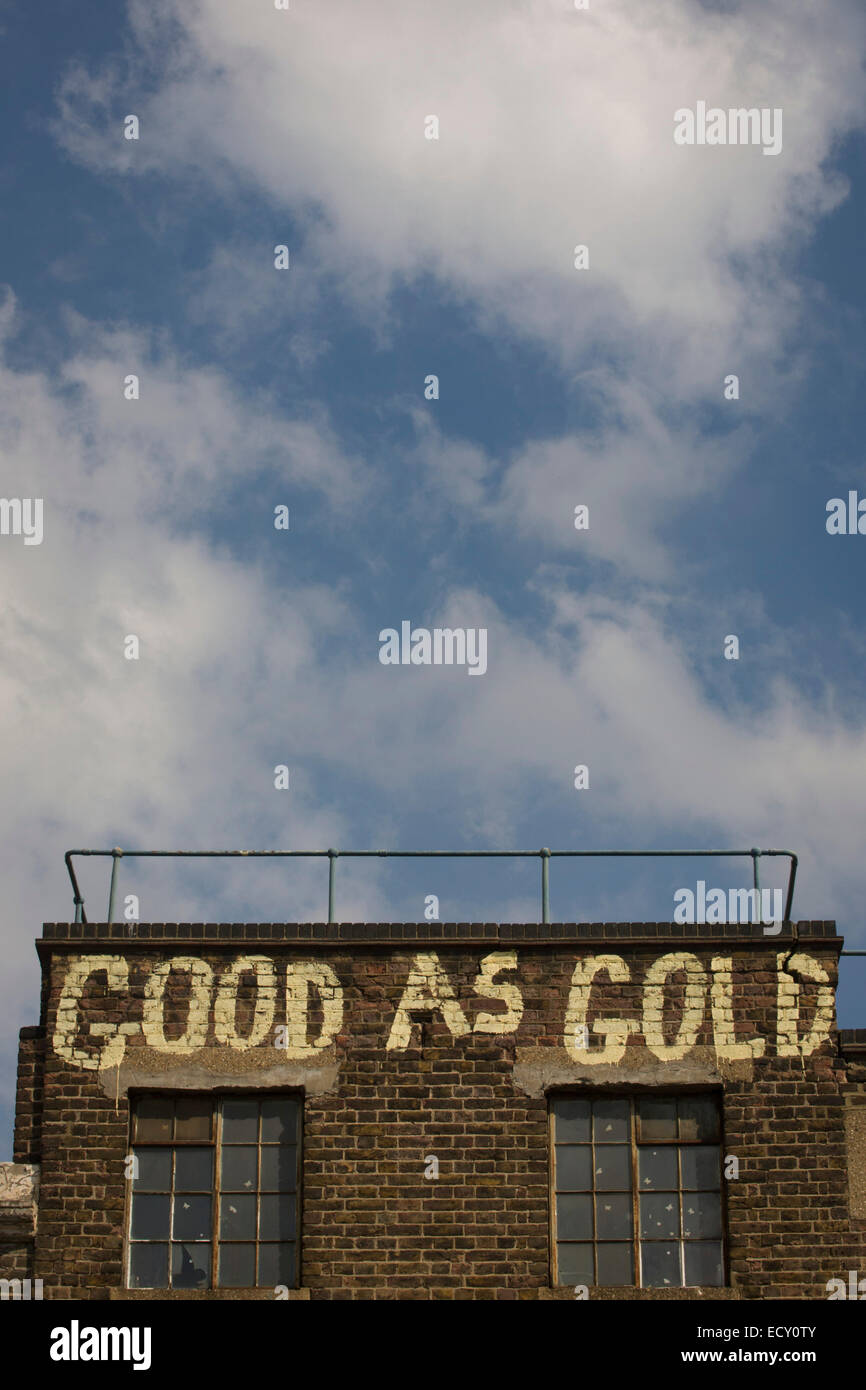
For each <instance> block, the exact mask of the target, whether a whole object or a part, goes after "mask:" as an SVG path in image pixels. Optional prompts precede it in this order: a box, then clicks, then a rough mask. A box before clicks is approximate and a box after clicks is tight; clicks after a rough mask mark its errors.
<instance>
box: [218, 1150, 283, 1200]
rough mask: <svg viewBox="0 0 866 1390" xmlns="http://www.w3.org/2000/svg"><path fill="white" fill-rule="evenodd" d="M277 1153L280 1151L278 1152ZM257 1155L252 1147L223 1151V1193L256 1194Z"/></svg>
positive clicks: (256, 1151)
mask: <svg viewBox="0 0 866 1390" xmlns="http://www.w3.org/2000/svg"><path fill="white" fill-rule="evenodd" d="M277 1152H280V1151H279V1150H277ZM257 1153H258V1150H257V1149H256V1148H254V1147H253V1146H252V1145H250V1146H249V1147H245V1148H228V1149H223V1152H222V1190H223V1192H244V1191H246V1192H255V1190H256V1155H257Z"/></svg>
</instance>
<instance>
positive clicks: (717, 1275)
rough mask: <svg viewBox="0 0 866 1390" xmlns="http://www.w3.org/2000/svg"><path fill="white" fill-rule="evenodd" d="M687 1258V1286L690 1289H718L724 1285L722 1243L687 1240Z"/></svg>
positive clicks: (685, 1248)
mask: <svg viewBox="0 0 866 1390" xmlns="http://www.w3.org/2000/svg"><path fill="white" fill-rule="evenodd" d="M683 1251H684V1252H685V1257H686V1286H687V1287H688V1288H705V1289H718V1288H721V1286H722V1284H723V1283H724V1278H723V1273H722V1245H721V1241H715V1240H707V1241H704V1240H699V1241H695V1242H694V1243H693V1242H692V1241H690V1240H687V1241H686V1243H685V1245H684V1246H683Z"/></svg>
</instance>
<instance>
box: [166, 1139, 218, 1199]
mask: <svg viewBox="0 0 866 1390" xmlns="http://www.w3.org/2000/svg"><path fill="white" fill-rule="evenodd" d="M174 1188H175V1191H176V1192H211V1191H212V1190H213V1149H175V1153H174Z"/></svg>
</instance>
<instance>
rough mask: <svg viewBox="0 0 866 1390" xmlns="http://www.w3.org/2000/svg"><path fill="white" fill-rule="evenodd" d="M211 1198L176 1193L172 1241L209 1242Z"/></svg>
mask: <svg viewBox="0 0 866 1390" xmlns="http://www.w3.org/2000/svg"><path fill="white" fill-rule="evenodd" d="M212 1205H213V1198H212V1197H210V1196H208V1197H194V1196H193V1195H192V1193H184V1192H181V1193H176V1194H175V1198H174V1226H173V1228H172V1232H171V1236H172V1240H210V1237H211V1207H212Z"/></svg>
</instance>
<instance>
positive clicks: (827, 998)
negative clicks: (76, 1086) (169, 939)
mask: <svg viewBox="0 0 866 1390" xmlns="http://www.w3.org/2000/svg"><path fill="white" fill-rule="evenodd" d="M137 968H138V969H139V970H140V969H141V968H147V967H146V966H144V967H142V965H141V964H138V965H137ZM519 968H520V967H519V961H518V952H517V951H515V950H511V951H493V952H491V953H489V954H488V955H485V956H484V957H483V958H482V960H481V962H480V969H479V971H478V974H477V976H476V977H475V979H474V981H473V982H472V984H471V986H470V990H471V996H472V997H473V998H474V999H476V1000H493V1001H499V1003H500V1004H501V1005H504V1008H503V1009H500V1011H499V1012H496V1013H491V1012H488V1011H486V1010H479V1011H478V1012H477V1013H476V1014H475V1016H474V1021H473V1022H470V1017H469V1016H467V1012H466V1010H465V1008H464V1004H462V1003H461V1001H460V999H459V998H458V992H457V991H456V990H455V987H454V985H453V983H452V981H451V978H450V976H449V974H448V971H447V970H446V969H445V968H444V967H443V965H442V963H441V962H440V960H439V957H438V956H437V955H436V954H435V953H434V952H432V951H427V952H420V953H418V954H417V955H415V956H413V957H412V958H411V959H410V961H409V962H408V969H407V976H406V983H405V985H404V986H403V988H402V991H401V994H400V998H399V1000H398V1001H397V1003H396V1007H395V1012H394V1016H393V1020H392V1022H391V1026H390V1029H389V1032H388V1035H387V1039H386V1041H385V1044H384V1046H385V1048H386V1050H388V1051H392V1052H393V1051H404V1050H406V1049H407V1048H408V1047H410V1046H411V1045H412V1037H413V1028H414V1026H415V1025H413V1021H412V1018H411V1015H412V1014H413V1013H416V1012H418V1011H425V1012H433V1013H436V1014H438V1015H439V1016H440V1018H441V1019H442V1021H443V1022H444V1024H445V1026H446V1028H447V1029H448V1031H449V1032H450V1033H451V1036H452V1037H453V1038H465V1037H469V1036H470V1035H472V1034H476V1035H490V1036H496V1037H500V1038H504V1037H508V1036H510V1035H514V1034H515V1033H516V1032H517V1029H518V1028H519V1026H520V1024H521V1021H522V1019H523V1014H524V996H523V993H522V990H521V986H520V982H519V975H518V978H517V980H508V981H506V980H500V979H498V978H497V977H498V976H499V975H501V974H502V973H503V972H506V971H519ZM764 968H765V969H766V966H765V967H764ZM733 969H734V961H733V958H732V957H730V956H714V957H712V959H711V961H710V963H709V965H708V966H707V965H706V964H704V963H702V962H701V960H700V959H699V958H698V957H697V956H696V955H694V954H693V953H691V952H686V951H671V952H667V953H666V954H664V955H662V956H659V957H657V958H656V959H655V960H654V961H651V962H650V963H649V964H648V965H646V964H645V963H644V964H643V966H642V972H643V973H642V976H641V975H637V974H636V971H637V966H636V965H634V966H633V965H629V963H628V962H627V961H626V960H625V959H624V958H623V957H622V956H619V955H614V954H604V955H597V956H596V955H587V956H582V957H580V958H579V959H578V960H577V962H576V963H575V966H574V970H573V974H572V976H571V983H570V988H569V990H568V994H567V999H566V1000H565V1001H564V1011H563V1024H562V1027H563V1032H562V1043H563V1046H564V1049H565V1051H566V1053H567V1055H568V1057H569V1058H570V1059H571V1061H572V1062H573V1063H580V1064H581V1066H586V1067H592V1068H597V1067H602V1068H603V1067H605V1066H616V1065H618V1064H620V1063H621V1062H622V1061H623V1058H624V1057H625V1056H626V1052H627V1049H628V1050H629V1051H630V1055H631V1054H632V1053H633V1052H634V1048H635V1043H634V1042H631V1045H630V1040H633V1039H635V1038H636V1037H641V1036H642V1038H643V1042H644V1044H645V1047H646V1050H647V1051H648V1052H649V1053H650V1054H651V1055H652V1056H653V1057H654V1058H657V1059H658V1060H659V1061H660V1062H662V1063H663V1064H664V1065H666V1066H670V1065H671V1064H673V1063H676V1062H680V1061H682V1059H683V1058H685V1057H687V1056H688V1055H690V1054H692V1053H693V1052H694V1051H695V1050H696V1049H697V1047H698V1037H699V1036H700V1034H701V1030H702V1028H704V1026H705V1023H707V1014H708V1010H709V1020H708V1027H709V1029H710V1035H711V1037H712V1042H713V1049H714V1052H715V1055H716V1057H717V1059H719V1060H720V1061H721V1060H724V1061H725V1062H737V1061H742V1062H752V1061H753V1060H754V1059H755V1058H759V1057H762V1056H764V1055H765V1051H766V1047H767V1039H766V1037H764V1036H752V1037H748V1036H744V1034H745V1032H746V1029H747V1026H748V1020H747V1019H746V1018H745V1017H743V1018H741V1019H739V1020H737V1019H736V1009H735V1007H734V997H735V996H734V988H733V981H734V974H733ZM98 976H104V980H105V983H104V986H102V990H101V992H102V996H103V998H105V999H108V1000H110V1002H111V1010H110V1011H111V1012H112V1013H113V1014H114V1016H115V1021H107V1020H95V1021H92V1022H90V1023H89V1025H87V1027H86V1028H85V1025H84V1022H83V1016H84V1013H85V1012H86V1009H83V1008H82V1004H83V1000H84V999H85V996H86V995H87V993H88V990H89V989H90V988H92V985H93V982H94V977H98ZM178 976H180V977H181V981H180V982H179V981H178V979H177V977H178ZM184 977H185V978H184ZM742 977H743V978H748V973H747V972H745V971H744V972H742ZM244 978H247V979H249V980H252V981H254V984H255V999H254V1007H253V1010H252V1017H251V1018H248V1020H247V1026H246V1028H245V1029H244V1030H241V1029H240V1027H239V1025H238V1018H237V1013H238V991H239V988H240V985H241V981H242V979H244ZM770 978H772V977H770ZM170 980H171V981H172V982H173V986H172V987H173V996H172V997H173V1001H174V1005H175V1007H177V997H176V996H177V993H178V989H179V991H180V994H181V995H182V996H183V998H184V1000H185V1010H186V1014H185V1021H184V1022H183V1024H182V1025H181V1024H179V1023H175V1028H177V1027H180V1026H182V1027H183V1031H182V1033H181V1034H180V1036H168V1034H167V1024H166V1012H165V1011H166V992H167V989H168V986H169V982H170ZM280 980H284V999H285V1020H286V1022H285V1026H284V1027H282V1028H279V1027H278V1028H276V1029H275V1020H276V1018H277V1016H278V1007H279V1003H280V991H281V984H280ZM803 981H807V982H811V984H812V985H813V989H812V990H811V991H810V993H811V995H812V997H813V999H815V1002H814V1006H813V1013H812V1016H811V1019H810V1021H809V1023H808V1027H807V1028H806V1031H805V1032H804V1025H803V1023H802V1021H801V1016H800V1015H801V1005H802V995H803V985H802V982H803ZM346 983H349V982H348V981H347V982H346ZM814 985H817V986H818V988H817V990H815V989H814ZM605 988H607V989H610V988H614V989H615V990H616V992H617V998H620V997H621V998H623V1001H624V1000H625V998H626V997H629V998H631V999H632V1000H637V1001H639V1006H640V1007H639V1011H638V1012H639V1016H630V1017H621V1016H608V1015H605V1014H601V1013H596V1012H594V1007H593V1006H594V1001H596V1003H595V1009H596V1010H597V1008H598V1003H597V1001H598V999H599V998H600V997H601V995H600V991H603V990H604V989H605ZM129 993H130V960H129V959H128V958H127V957H125V956H120V955H114V956H109V955H84V956H71V957H70V958H69V959H68V963H67V969H66V976H65V979H64V982H63V986H62V989H61V991H60V998H59V1002H58V1007H57V1018H56V1024H55V1029H54V1036H53V1045H54V1050H55V1052H56V1053H57V1054H58V1055H59V1056H61V1057H63V1058H65V1059H66V1060H67V1061H69V1062H71V1063H73V1064H74V1065H76V1066H79V1067H82V1068H84V1069H89V1070H100V1071H105V1070H106V1069H108V1068H116V1067H119V1066H120V1064H121V1063H122V1062H123V1059H124V1056H125V1055H126V1044H127V1038H128V1037H130V1036H134V1035H135V1034H138V1033H141V1034H142V1035H143V1038H144V1041H145V1043H146V1048H145V1049H144V1050H143V1049H142V1048H141V1047H140V1046H137V1047H136V1055H137V1057H138V1059H139V1060H140V1059H141V1056H142V1051H144V1054H145V1055H147V1053H152V1054H156V1055H165V1056H169V1057H180V1058H183V1057H190V1056H191V1055H192V1054H194V1053H201V1051H202V1049H204V1048H205V1047H208V1051H210V1052H212V1051H213V1050H214V1047H216V1048H218V1049H227V1050H228V1051H229V1052H250V1051H251V1050H253V1049H256V1048H262V1047H266V1046H268V1045H271V1046H277V1047H279V1048H281V1049H282V1050H283V1055H284V1057H285V1058H286V1059H293V1060H296V1061H302V1060H304V1059H311V1058H315V1057H316V1056H321V1054H322V1052H323V1051H324V1050H325V1049H330V1048H332V1047H333V1045H334V1043H335V1040H336V1038H337V1036H338V1034H339V1033H340V1032H341V1030H342V1029H343V1027H344V1016H345V999H344V983H343V982H341V980H340V979H339V977H338V975H337V974H336V972H335V970H334V968H333V967H332V966H331V965H330V964H329V963H328V962H326V961H324V960H312V961H309V960H308V961H295V960H291V959H290V960H288V961H287V960H286V959H285V958H280V959H279V960H276V959H274V958H273V957H271V956H268V955H241V956H238V957H236V958H234V959H233V960H230V961H228V962H227V963H226V965H225V967H224V968H221V969H214V968H212V967H211V966H210V965H209V964H208V963H207V961H205V960H204V959H202V958H201V957H198V956H188V955H184V956H172V957H170V958H167V959H164V960H160V961H159V962H157V963H156V964H154V965H152V966H151V967H150V970H149V974H147V976H146V978H145V980H144V992H143V998H142V1000H141V1022H140V1023H139V1022H138V1021H136V1020H135V1019H128V1018H123V1012H124V1009H125V1007H127V1005H128V1001H129ZM314 996H317V997H318V1000H319V1005H320V1008H319V1021H318V1031H316V1029H315V1025H314V1028H313V1031H314V1034H315V1035H314V1036H310V1020H311V1010H312V1007H313V1002H314ZM125 1000H126V1003H125ZM471 1002H472V999H470V998H467V999H466V1000H465V1001H464V1003H465V1005H466V1006H467V1007H468V1005H469V1004H470V1003H471ZM211 1006H213V1025H212V1027H213V1037H212V1041H211V1040H210V1039H209V1029H210V1018H211ZM621 1007H622V1008H623V1009H624V1010H625V1002H623V1004H622V1005H621ZM834 1010H835V997H834V991H833V987H832V985H831V984H830V983H829V976H828V974H827V972H826V970H825V969H824V968H823V966H822V965H821V964H820V963H819V962H818V961H817V960H815V959H814V957H812V956H809V955H806V954H805V953H804V952H794V953H791V952H780V953H778V955H777V958H776V1049H777V1053H778V1055H779V1056H783V1057H787V1056H799V1057H808V1056H810V1055H811V1054H812V1053H813V1052H815V1051H816V1050H817V1049H818V1048H819V1047H821V1045H822V1044H823V1043H825V1042H826V1041H827V1040H828V1039H829V1036H830V1030H831V1028H832V1026H833V1022H834ZM626 1011H627V1012H629V1013H630V1014H632V1015H634V1009H633V1007H632V1006H629V1008H628V1010H626ZM737 1023H739V1028H738V1027H737V1026H736V1025H737ZM275 1031H276V1032H282V1034H283V1035H284V1036H283V1039H282V1041H275V1038H274V1034H275ZM599 1039H601V1040H602V1045H601V1046H598V1045H596V1044H597V1042H598V1040H599ZM587 1044H589V1045H587Z"/></svg>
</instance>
